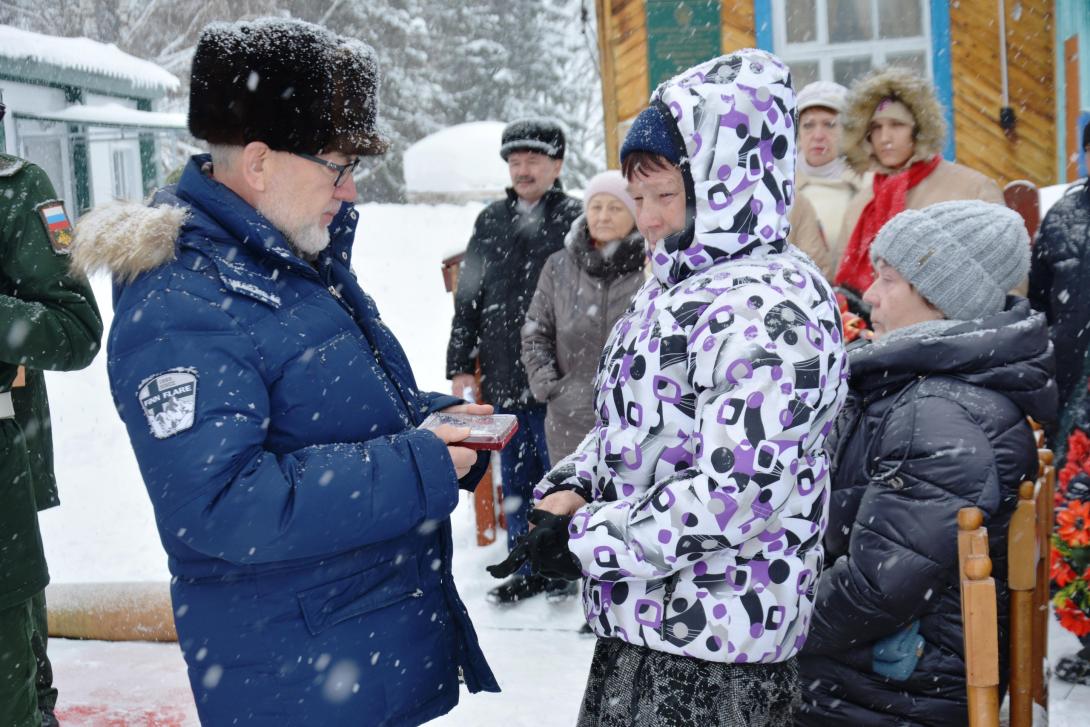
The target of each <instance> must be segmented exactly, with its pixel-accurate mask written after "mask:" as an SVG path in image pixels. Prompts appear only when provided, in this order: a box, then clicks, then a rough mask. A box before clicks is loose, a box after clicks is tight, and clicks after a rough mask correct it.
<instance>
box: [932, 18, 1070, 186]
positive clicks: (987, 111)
mask: <svg viewBox="0 0 1090 727" xmlns="http://www.w3.org/2000/svg"><path fill="white" fill-rule="evenodd" d="M1005 4H1006V25H1007V28H1006V30H1007V66H1008V72H1007V75H1008V86H1009V96H1010V105H1011V107H1012V108H1014V111H1015V115H1016V117H1017V125H1016V126H1015V129H1014V133H1013V134H1012V135H1010V136H1008V135H1007V134H1005V133H1004V132H1003V130H1002V129H1001V128H1000V127H999V123H998V120H999V109H1000V107H1001V106H1002V105H1003V104H1002V85H1001V77H1000V57H999V18H998V8H997V6H996V2H995V0H960V1H959V2H957V3H951V5H950V45H951V56H952V66H953V74H952V75H953V87H954V128H955V140H956V142H957V160H958V162H960V163H962V164H965V165H967V166H970V167H972V168H974V169H978V170H980V171H981V172H983V173H984V174H987V175H988V176H990V177H992V178H994V179H995V180H996V182H998V183H999V185H1000V186H1002V185H1004V184H1006V183H1007V182H1010V181H1012V180H1015V179H1028V180H1029V181H1031V182H1033V183H1034V184H1037V185H1038V186H1043V185H1048V184H1055V183H1056V181H1057V179H1056V97H1055V94H1056V87H1055V66H1054V51H1055V49H1054V42H1055V41H1054V37H1055V34H1054V32H1053V21H1054V19H1053V0H1005ZM1015 6H1020V13H1019V15H1018V19H1017V20H1016V19H1015V18H1014V15H1013V12H1014V10H1015Z"/></svg>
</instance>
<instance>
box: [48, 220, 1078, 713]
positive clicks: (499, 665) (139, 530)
mask: <svg viewBox="0 0 1090 727" xmlns="http://www.w3.org/2000/svg"><path fill="white" fill-rule="evenodd" d="M479 211H480V205H467V206H464V207H455V206H434V207H433V206H424V205H363V206H361V207H360V213H361V222H360V227H359V231H358V233H357V242H356V250H355V260H354V267H355V269H356V272H357V274H358V275H359V279H360V282H361V284H362V285H363V287H364V289H365V290H367V291H368V292H369V293H371V295H373V296H374V298H375V300H376V301H377V303H378V306H379V310H380V311H381V312H382V315H383V318H384V319H385V321H386V322H387V324H388V325H389V326H390V327H391V328H392V329H393V331H394V332H395V333H396V334H397V336H398V338H399V339H400V340H401V342H402V344H403V345H404V347H405V349H406V351H407V352H408V355H409V359H410V360H411V361H412V363H413V366H414V370H415V372H416V375H417V379H418V381H419V383H420V385H421V387H424V388H430V389H437V390H442V389H444V388H445V387H446V386H447V382H446V379H445V376H444V364H445V355H446V343H447V336H448V333H449V326H450V318H451V315H452V313H453V305H452V300H451V296H450V294H449V293H446V292H445V291H444V289H443V281H442V275H441V272H440V270H441V268H440V261H441V260H442V259H443V258H444V257H445V256H447V255H449V254H451V253H452V252H455V251H457V250H459V249H461V248H462V247H464V244H465V241H466V240H467V239H468V237H469V234H470V231H471V229H472V225H473V220H474V218H475V217H476V215H477V213H478V212H479ZM94 284H95V292H96V294H97V295H98V297H99V303H100V306H101V307H102V308H103V314H104V316H105V317H106V318H107V319H109V317H110V311H109V309H110V302H109V301H110V291H109V284H108V282H107V281H106V280H104V279H98V280H95V281H94ZM47 378H48V382H49V387H50V402H51V408H52V413H53V422H54V437H55V442H56V468H57V476H58V479H59V482H60V488H61V498H62V502H63V504H62V506H61V507H59V508H55V509H53V510H49V511H47V512H45V513H43V515H42V531H43V533H42V534H43V538H44V540H45V545H46V552H47V555H48V558H49V564H50V570H51V572H52V576H53V580H54V582H58V583H75V582H96V581H159V582H162V583H163V584H164V588H165V587H166V581H167V579H168V574H167V570H166V556H165V555H164V554H163V551H162V548H161V546H160V545H159V541H158V536H157V535H156V532H155V525H154V520H153V517H152V510H151V506H150V504H149V502H148V500H147V496H146V494H145V492H144V488H143V485H142V484H141V481H140V476H139V472H138V470H137V468H136V462H135V460H134V458H133V455H132V452H131V450H130V448H129V444H128V439H127V437H126V434H125V431H124V428H123V427H122V426H121V422H120V420H119V419H118V417H117V415H116V413H115V411H114V408H113V403H112V401H111V399H110V392H109V385H108V382H107V378H106V361H105V355H100V356H99V357H98V358H97V359H96V360H95V362H94V363H93V364H92V365H91V366H90V367H89V368H88V369H86V370H84V371H81V372H75V373H67V374H48V375H47ZM472 518H473V510H472V506H471V504H470V503H469V501H468V499H466V500H464V501H463V502H462V504H461V505H460V506H459V508H458V509H457V510H456V511H455V513H454V515H453V521H454V530H455V547H456V557H455V562H454V573H455V580H456V582H457V583H458V586H459V589H460V590H461V592H462V595H463V598H464V599H465V601H466V604H467V606H468V608H469V610H470V613H471V615H472V617H473V620H474V623H475V625H476V626H477V629H478V632H479V635H480V637H481V643H482V646H483V648H484V651H485V654H486V655H487V656H488V658H489V661H490V662H491V664H492V667H493V669H494V670H495V672H496V674H497V676H498V678H499V680H500V683H501V686H502V687H503V689H504V691H503V693H501V694H498V695H493V694H486V695H472V696H470V695H468V694H467V695H464V697H463V700H462V702H461V704H460V705H459V706H458V707H457V708H456V709H455V710H454V711H453V712H452V713H450V714H449V715H447V716H445V717H443V718H441V719H439V720H437V721H436V722H434V724H436V725H442V726H444V727H470V726H472V727H491V726H492V725H503V726H504V727H519V726H520V725H527V726H530V725H534V726H535V727H554V726H555V727H560V726H562V725H571V724H573V723H574V720H575V716H576V713H577V711H578V706H579V700H580V698H581V696H582V692H583V686H584V682H585V679H586V674H587V669H588V667H589V664H590V657H591V651H592V650H593V647H594V642H593V639H590V638H586V637H581V636H579V635H578V634H577V633H576V630H577V628H578V627H579V625H580V623H581V615H580V613H579V607H578V604H577V602H576V601H570V602H567V603H564V604H559V605H552V604H548V603H546V602H545V601H544V600H543V599H536V600H534V601H531V602H529V603H525V604H523V605H522V606H520V607H518V608H514V609H498V608H495V607H493V606H490V605H489V604H487V603H486V602H485V599H484V595H485V592H486V591H487V589H488V588H489V587H491V585H492V584H493V581H492V580H491V578H490V577H489V576H488V575H487V574H486V573H485V572H484V566H485V564H488V563H495V562H497V561H499V560H501V559H502V558H503V555H504V549H505V548H504V545H503V543H502V542H497V543H496V544H494V545H492V546H489V547H487V548H478V547H476V545H475V541H474V524H473V520H472ZM1050 647H1051V653H1052V654H1053V655H1054V656H1056V657H1058V656H1062V655H1064V654H1067V653H1071V652H1073V651H1075V650H1076V648H1077V642H1076V641H1075V638H1074V637H1073V636H1071V635H1070V634H1068V633H1066V632H1064V631H1062V630H1061V629H1059V627H1058V626H1057V625H1055V624H1053V626H1052V634H1051V643H1050ZM50 653H51V655H52V659H53V662H54V669H55V680H56V684H57V687H58V688H59V690H60V702H59V705H58V711H59V715H60V717H61V721H62V723H63V724H65V725H66V727H92V726H94V727H103V726H105V725H111V726H113V725H118V726H124V727H130V726H132V727H136V726H142V727H180V726H182V725H185V726H190V725H196V724H197V720H196V711H195V709H194V707H193V704H192V695H191V693H190V692H189V687H188V682H187V681H186V677H185V666H184V663H183V662H182V658H181V653H180V651H179V650H178V646H177V644H144V643H106V642H99V641H84V642H78V641H67V640H62V639H55V640H53V641H51V642H50ZM1051 697H1052V706H1051V715H1050V716H1051V721H1050V723H1051V725H1053V727H1067V726H1071V727H1074V726H1075V725H1079V726H1081V725H1084V724H1086V715H1087V714H1088V713H1090V687H1071V686H1070V685H1066V684H1063V683H1060V682H1056V681H1054V682H1053V684H1052V693H1051Z"/></svg>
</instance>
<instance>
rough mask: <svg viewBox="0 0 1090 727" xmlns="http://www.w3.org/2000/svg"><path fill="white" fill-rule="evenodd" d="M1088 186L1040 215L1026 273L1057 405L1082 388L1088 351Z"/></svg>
mask: <svg viewBox="0 0 1090 727" xmlns="http://www.w3.org/2000/svg"><path fill="white" fill-rule="evenodd" d="M1087 286H1090V185H1088V184H1087V183H1085V182H1084V183H1082V184H1077V185H1074V186H1073V187H1072V188H1071V189H1069V190H1068V193H1067V194H1066V195H1064V197H1063V199H1061V200H1060V201H1059V202H1057V203H1056V204H1055V205H1054V206H1053V207H1052V209H1050V210H1049V211H1048V214H1047V215H1045V219H1044V222H1042V223H1041V229H1040V231H1039V232H1038V233H1037V241H1036V242H1035V243H1034V245H1033V257H1032V262H1031V263H1030V269H1029V300H1030V303H1032V304H1033V307H1034V308H1036V309H1037V310H1039V311H1041V312H1043V313H1044V314H1045V316H1046V317H1047V318H1048V325H1049V327H1050V328H1051V332H1052V333H1051V335H1052V341H1053V343H1054V344H1055V345H1056V385H1057V387H1058V388H1059V392H1060V401H1061V402H1067V401H1070V400H1071V398H1072V397H1073V396H1074V395H1077V394H1078V393H1080V392H1079V391H1076V388H1078V387H1083V388H1085V387H1086V374H1085V373H1084V371H1085V369H1086V366H1085V364H1084V360H1085V358H1086V350H1087V348H1088V347H1090V296H1088V295H1086V289H1087Z"/></svg>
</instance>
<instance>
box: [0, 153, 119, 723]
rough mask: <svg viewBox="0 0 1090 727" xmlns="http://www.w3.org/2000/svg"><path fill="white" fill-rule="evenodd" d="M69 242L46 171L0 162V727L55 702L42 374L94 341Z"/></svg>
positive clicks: (94, 317) (97, 329) (90, 352)
mask: <svg viewBox="0 0 1090 727" xmlns="http://www.w3.org/2000/svg"><path fill="white" fill-rule="evenodd" d="M70 241H71V225H70V224H69V223H68V218H67V216H66V215H65V213H64V205H63V203H62V202H61V201H60V200H57V199H56V194H55V192H54V190H53V186H52V185H51V184H50V182H49V178H48V177H47V176H46V175H45V172H43V171H42V170H41V169H40V168H38V167H37V166H35V165H34V164H31V163H29V162H26V161H23V160H22V159H18V158H15V157H11V156H7V155H5V154H0V443H2V446H3V452H4V455H3V457H2V458H0V724H3V725H18V726H19V727H22V726H23V725H38V724H40V723H41V718H42V717H41V713H42V712H45V713H46V714H47V715H51V714H52V707H53V704H54V702H55V701H56V690H54V689H52V684H51V682H52V679H51V677H50V675H49V662H48V659H46V657H45V638H46V634H47V630H46V626H45V600H44V589H45V586H46V584H47V583H48V582H49V571H48V570H47V568H46V563H45V555H44V553H43V550H42V540H41V534H40V533H39V530H38V511H39V510H43V509H45V508H48V507H52V506H54V505H57V504H58V502H59V501H58V499H57V493H56V481H55V479H54V477H53V443H52V439H51V435H50V423H49V403H48V401H47V400H46V391H45V381H44V378H43V375H42V370H43V369H49V370H54V371H64V370H71V369H78V368H83V367H84V366H87V365H88V364H89V363H90V362H91V359H93V358H94V356H95V353H96V352H97V351H98V348H99V344H100V341H101V338H102V318H101V316H100V315H99V312H98V307H97V306H96V304H95V299H94V296H93V295H92V293H91V288H90V286H89V285H88V283H87V281H85V280H79V279H76V278H73V277H72V276H70V275H69V272H68V258H67V252H68V250H67V247H68V244H69V242H70ZM20 366H22V367H24V369H23V375H22V377H21V378H22V379H23V381H21V382H19V381H17V377H18V376H19V374H20V369H19V367H20ZM20 384H21V385H20ZM39 710H41V711H39Z"/></svg>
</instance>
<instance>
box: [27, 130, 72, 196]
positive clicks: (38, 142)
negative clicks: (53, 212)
mask: <svg viewBox="0 0 1090 727" xmlns="http://www.w3.org/2000/svg"><path fill="white" fill-rule="evenodd" d="M20 138H21V141H22V156H23V158H24V159H29V160H30V161H32V162H34V163H35V164H37V165H38V166H39V167H41V168H42V170H43V171H44V172H45V174H46V176H47V177H49V181H50V182H51V183H52V184H53V190H54V191H55V192H56V193H57V196H58V197H62V198H67V199H71V196H70V195H69V194H68V193H67V189H68V179H67V178H66V176H65V166H66V165H65V144H64V138H63V137H61V136H52V135H51V136H44V135H35V136H30V135H20Z"/></svg>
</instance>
